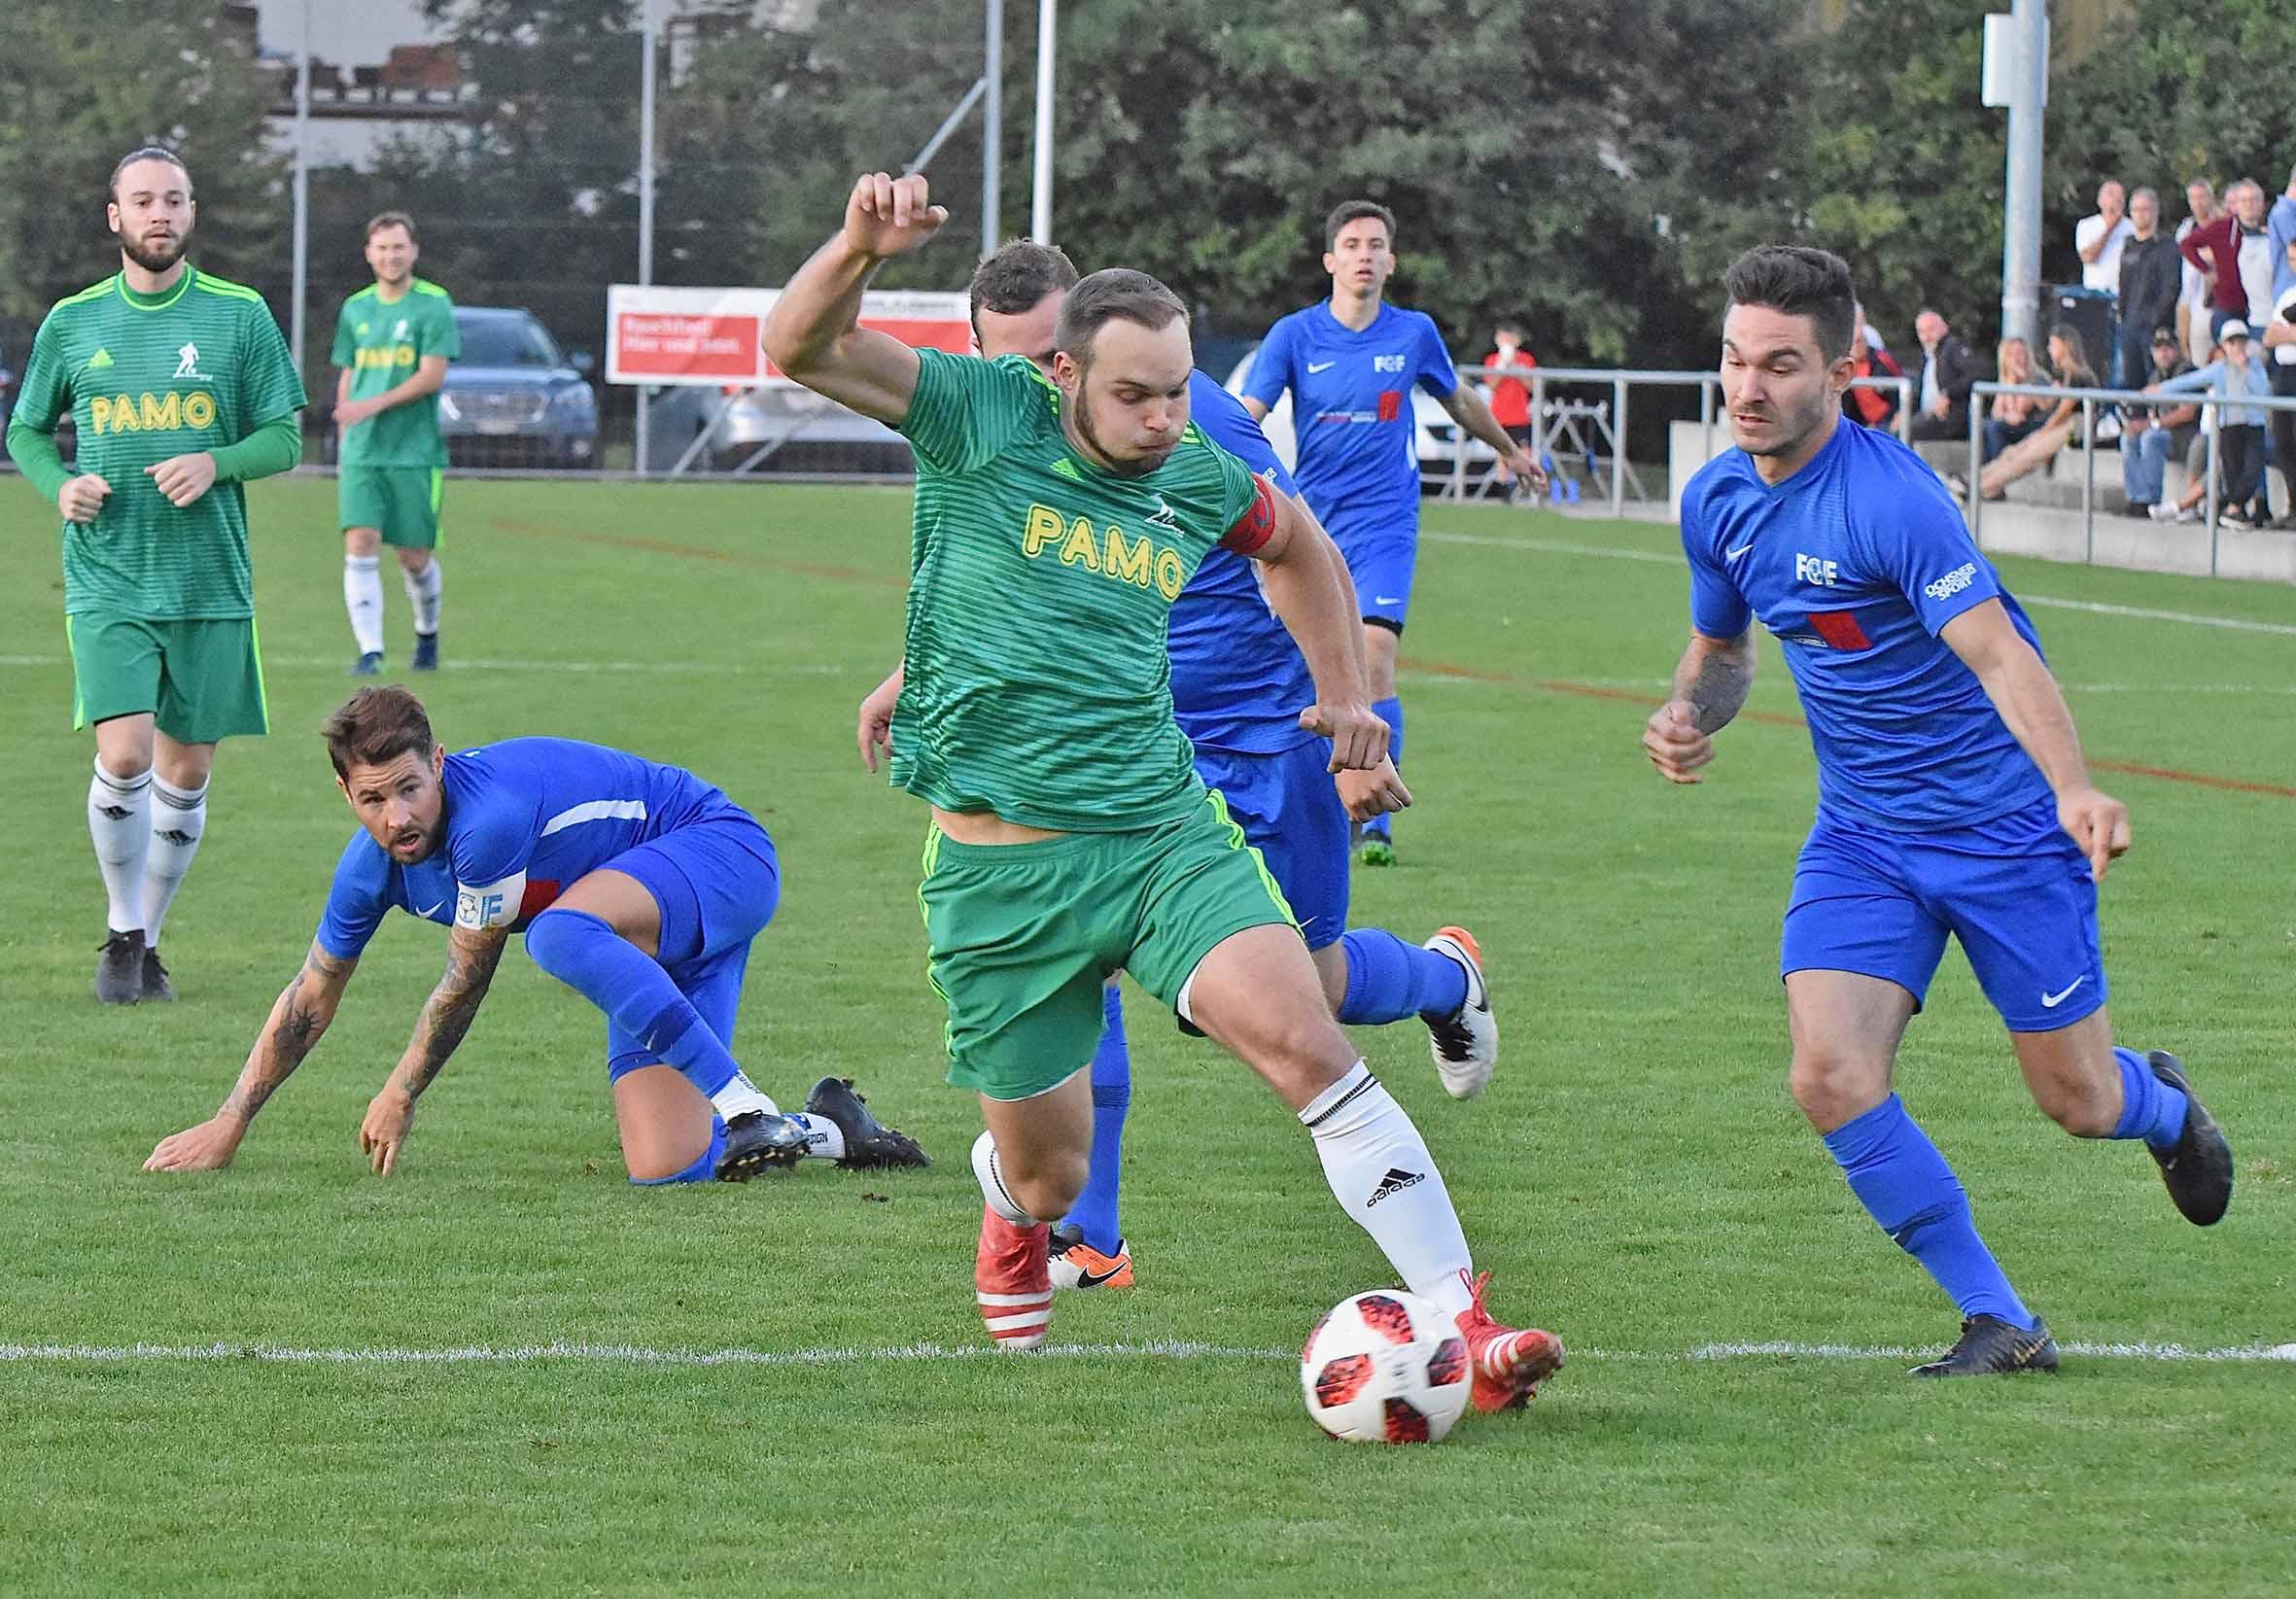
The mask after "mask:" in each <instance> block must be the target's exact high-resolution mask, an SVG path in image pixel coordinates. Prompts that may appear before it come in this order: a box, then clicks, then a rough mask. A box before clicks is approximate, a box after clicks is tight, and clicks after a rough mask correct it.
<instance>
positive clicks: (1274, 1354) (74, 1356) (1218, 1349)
mask: <svg viewBox="0 0 2296 1599" xmlns="http://www.w3.org/2000/svg"><path fill="white" fill-rule="evenodd" d="M2059 1347H2060V1348H2061V1349H2062V1350H2063V1351H2064V1352H2065V1353H2066V1354H2068V1355H2072V1356H2076V1357H2078V1358H2081V1359H2087V1360H2138V1361H2156V1362H2157V1361H2166V1362H2186V1361H2192V1362H2205V1363H2257V1362H2268V1363H2274V1364H2279V1365H2296V1343H2280V1344H2272V1345H2267V1346H2242V1347H2227V1348H2194V1347H2191V1346H2189V1345H2186V1344H2181V1343H2150V1342H2146V1343H2065V1344H2061V1345H2059ZM1936 1352H1937V1351H1936V1350H1935V1349H1933V1348H1931V1349H1914V1348H1901V1347H1897V1346H1895V1345H1887V1344H1884V1345H1874V1346H1860V1345H1853V1344H1844V1343H1796V1342H1784V1341H1762V1342H1751V1343H1702V1344H1699V1345H1698V1346H1697V1347H1695V1348H1693V1349H1689V1350H1686V1351H1681V1352H1675V1351H1667V1350H1623V1349H1619V1350H1611V1349H1577V1350H1573V1351H1572V1353H1571V1358H1572V1359H1573V1360H1575V1361H1582V1362H1583V1361H1597V1362H1603V1361H1618V1362H1624V1363H1633V1364H1656V1365H1679V1364H1684V1363H1692V1362H1704V1361H1726V1360H1759V1359H1780V1358H1787V1359H1793V1360H1828V1361H1891V1362H1901V1361H1914V1360H1926V1359H1930V1358H1931V1357H1933V1356H1934V1355H1935V1354H1936ZM1035 1356H1036V1358H1038V1359H1076V1358H1085V1359H1103V1360H1106V1359H1116V1360H1240V1361H1281V1360H1297V1359H1298V1358H1299V1352H1298V1351H1297V1350H1294V1349H1249V1348H1237V1347H1234V1346H1229V1345H1223V1344H1216V1343H1199V1342H1194V1341H1190V1340H1184V1339H1168V1340H1157V1341H1151V1342H1145V1343H1054V1344H1047V1345H1046V1346H1045V1347H1043V1348H1042V1349H1039V1350H1037V1351H1035ZM998 1358H1003V1352H1002V1351H999V1350H995V1349H991V1348H990V1347H989V1346H988V1345H986V1344H964V1345H958V1346H955V1347H952V1346H950V1345H947V1344H939V1343H909V1344H894V1345H891V1346H889V1347H884V1348H874V1349H864V1348H858V1347H853V1348H828V1349H652V1348H647V1347H644V1345H640V1344H630V1343H536V1344H513V1345H507V1346H501V1347H497V1346H491V1345H485V1344H470V1345H465V1346H462V1347H458V1348H444V1349H394V1348H388V1347H384V1348H367V1349H303V1348H296V1347H292V1346H288V1345H282V1344H269V1343H253V1344H249V1343H192V1344H166V1343H129V1344H88V1343H0V1364H17V1365H62V1366H117V1365H122V1364H126V1363H130V1362H137V1361H163V1362H172V1363H177V1364H185V1363H190V1364H204V1365H229V1364H233V1363H237V1362H243V1361H252V1362H256V1363H259V1364H271V1365H290V1366H296V1365H300V1366H528V1365H539V1364H546V1363H564V1364H578V1365H592V1366H674V1367H684V1366H798V1367H803V1366H857V1365H862V1364H866V1363H870V1362H876V1361H895V1362H900V1361H924V1362H934V1361H973V1360H995V1359H998Z"/></svg>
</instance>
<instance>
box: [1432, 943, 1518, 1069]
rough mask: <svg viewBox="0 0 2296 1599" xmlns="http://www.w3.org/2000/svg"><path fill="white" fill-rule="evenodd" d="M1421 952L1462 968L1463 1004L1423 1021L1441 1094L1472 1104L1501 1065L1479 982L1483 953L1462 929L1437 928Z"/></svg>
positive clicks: (1495, 1029)
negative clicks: (1443, 957) (1464, 977)
mask: <svg viewBox="0 0 2296 1599" xmlns="http://www.w3.org/2000/svg"><path fill="white" fill-rule="evenodd" d="M1421 948H1423V949H1429V950H1433V951H1435V952H1436V953H1437V954H1438V955H1447V956H1450V957H1451V958H1452V959H1453V960H1456V961H1457V962H1458V963H1459V964H1460V965H1461V966H1462V967H1464V968H1465V969H1466V972H1467V998H1466V1000H1465V1002H1463V1003H1462V1004H1461V1005H1460V1006H1459V1008H1458V1009H1457V1010H1456V1011H1454V1012H1452V1013H1451V1014H1450V1015H1449V1016H1429V1017H1423V1018H1421V1020H1423V1021H1424V1022H1425V1023H1426V1024H1427V1047H1428V1050H1429V1053H1431V1054H1432V1055H1433V1056H1434V1057H1435V1070H1436V1074H1437V1075H1438V1076H1440V1077H1441V1078H1442V1079H1443V1087H1444V1093H1445V1094H1448V1095H1450V1096H1451V1097H1452V1098H1454V1099H1472V1098H1474V1097H1475V1096H1476V1095H1478V1094H1480V1093H1481V1092H1482V1091H1483V1085H1484V1084H1486V1083H1488V1082H1489V1081H1490V1080H1491V1068H1492V1067H1494V1066H1496V1065H1497V1064H1498V1063H1499V1020H1498V1018H1497V1017H1495V1016H1493V1015H1492V1014H1491V991H1490V988H1489V986H1488V985H1486V984H1485V983H1484V982H1483V980H1482V949H1481V946H1479V945H1478V944H1477V943H1476V942H1475V935H1474V934H1473V933H1471V932H1469V931H1468V930H1467V929H1466V928H1464V927H1438V928H1437V929H1436V931H1435V936H1434V937H1433V938H1430V939H1429V940H1428V941H1427V942H1426V943H1425V944H1424V945H1422V946H1421Z"/></svg>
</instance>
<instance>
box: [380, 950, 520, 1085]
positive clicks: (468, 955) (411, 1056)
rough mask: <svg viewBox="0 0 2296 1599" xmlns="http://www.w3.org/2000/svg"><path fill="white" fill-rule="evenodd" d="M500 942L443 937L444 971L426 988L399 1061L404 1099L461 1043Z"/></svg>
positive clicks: (497, 957) (441, 1066) (490, 978)
mask: <svg viewBox="0 0 2296 1599" xmlns="http://www.w3.org/2000/svg"><path fill="white" fill-rule="evenodd" d="M503 945H504V939H503V938H502V937H500V936H495V937H492V938H490V939H489V940H488V941H487V942H485V943H476V942H471V943H466V942H465V941H464V940H463V938H462V937H461V935H460V934H457V935H456V936H454V937H453V938H452V939H450V941H449V942H448V944H447V949H446V975H445V976H444V977H442V978H440V979H439V980H438V987H437V988H435V989H434V990H433V991H431V997H430V999H429V1000H428V1001H427V1002H426V1003H425V1004H424V1006H423V1014H422V1017H421V1019H420V1020H419V1021H417V1022H416V1023H415V1029H414V1038H413V1041H412V1042H410V1043H409V1044H408V1045H407V1048H406V1059H405V1060H403V1061H401V1062H400V1073H399V1077H400V1087H401V1088H403V1089H404V1090H405V1092H406V1096H407V1097H408V1098H409V1099H412V1098H414V1097H416V1096H417V1095H420V1094H421V1093H422V1092H423V1090H425V1089H427V1088H429V1087H430V1086H431V1081H432V1079H433V1078H435V1077H436V1076H437V1075H438V1073H439V1072H440V1071H442V1070H443V1069H445V1066H446V1062H447V1058H448V1057H450V1056H452V1055H453V1054H454V1052H455V1050H456V1048H457V1046H459V1045H460V1044H461V1043H462V1041H463V1035H464V1034H465V1033H467V1032H469V1031H470V1022H471V1019H472V1018H473V1017H475V1016H476V1015H477V1014H478V1006H479V1003H480V1002H481V1001H482V1000H484V999H485V998H486V990H487V986H488V985H489V984H491V983H492V982H493V981H494V972H495V966H496V965H497V963H499V962H500V961H501V959H502V957H503Z"/></svg>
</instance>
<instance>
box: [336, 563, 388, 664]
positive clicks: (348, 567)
mask: <svg viewBox="0 0 2296 1599" xmlns="http://www.w3.org/2000/svg"><path fill="white" fill-rule="evenodd" d="M381 572H382V561H381V560H380V558H378V557H376V556H372V555H346V556H344V557H343V608H344V609H345V610H347V611H349V612H350V613H351V637H352V639H353V640H354V641H356V642H357V643H358V645H359V653H360V654H362V655H379V654H381V653H382V652H383V579H382V576H381Z"/></svg>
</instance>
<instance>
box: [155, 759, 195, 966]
mask: <svg viewBox="0 0 2296 1599" xmlns="http://www.w3.org/2000/svg"><path fill="white" fill-rule="evenodd" d="M206 832H207V784H205V783H201V784H200V785H199V786H198V787H197V788H191V789H185V788H178V787H176V786H175V785H174V784H173V783H171V782H168V781H167V780H166V779H165V778H163V777H161V776H159V775H158V774H157V772H155V773H153V774H152V848H151V853H150V856H149V858H148V859H147V860H146V861H145V863H144V947H145V948H146V949H149V950H156V949H157V948H158V947H159V928H160V926H161V925H162V924H163V923H164V922H165V921H167V907H168V906H170V905H172V904H174V903H175V891H176V890H177V889H178V888H180V887H182V886H184V874H185V873H186V872H189V871H190V870H191V857H192V856H193V855H195V854H197V853H198V852H199V840H200V838H201V837H202V836H203V835H205V833H206Z"/></svg>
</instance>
